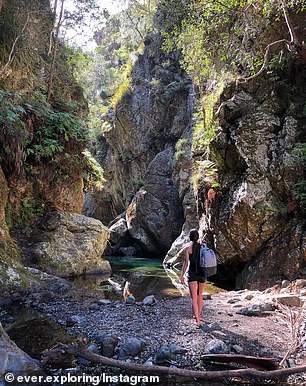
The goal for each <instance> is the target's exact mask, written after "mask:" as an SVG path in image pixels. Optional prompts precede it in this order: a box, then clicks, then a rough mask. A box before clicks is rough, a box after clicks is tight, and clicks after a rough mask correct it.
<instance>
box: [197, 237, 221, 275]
mask: <svg viewBox="0 0 306 386" xmlns="http://www.w3.org/2000/svg"><path fill="white" fill-rule="evenodd" d="M199 265H200V267H202V268H204V271H205V276H206V277H210V276H213V275H215V274H216V273H217V258H216V254H215V252H214V251H213V250H212V249H210V248H208V247H207V245H206V244H204V245H201V248H200V262H199Z"/></svg>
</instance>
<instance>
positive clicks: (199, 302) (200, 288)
mask: <svg viewBox="0 0 306 386" xmlns="http://www.w3.org/2000/svg"><path fill="white" fill-rule="evenodd" d="M204 286H205V283H199V286H198V319H199V320H201V313H202V308H203V296H202V292H203V291H204Z"/></svg>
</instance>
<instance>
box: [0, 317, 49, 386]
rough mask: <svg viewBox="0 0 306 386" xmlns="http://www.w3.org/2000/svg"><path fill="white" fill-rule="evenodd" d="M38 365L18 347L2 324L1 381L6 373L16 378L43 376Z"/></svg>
mask: <svg viewBox="0 0 306 386" xmlns="http://www.w3.org/2000/svg"><path fill="white" fill-rule="evenodd" d="M38 363H39V361H36V360H35V359H32V358H31V357H30V356H29V355H28V354H26V353H25V352H23V351H22V350H21V349H20V348H18V347H17V346H16V344H15V343H14V342H13V341H12V340H11V339H10V338H9V336H8V335H7V334H6V332H5V331H4V330H3V328H2V326H1V324H0V381H1V380H2V379H3V376H4V374H6V373H12V374H14V376H16V375H21V374H22V375H34V374H35V375H37V374H42V373H43V372H42V369H41V368H40V366H39V364H38Z"/></svg>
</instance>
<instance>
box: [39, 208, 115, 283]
mask: <svg viewBox="0 0 306 386" xmlns="http://www.w3.org/2000/svg"><path fill="white" fill-rule="evenodd" d="M40 227H41V229H42V233H41V235H40V236H39V238H38V239H37V240H36V242H35V243H34V246H33V248H32V253H33V262H35V263H36V265H37V266H38V267H39V268H40V269H42V270H44V271H46V272H48V273H51V274H55V275H58V276H71V275H80V274H83V273H97V272H109V271H110V265H109V262H108V261H104V260H102V254H103V252H104V250H105V248H106V243H107V240H108V236H109V232H108V230H107V228H106V227H105V226H104V225H103V224H102V223H101V222H100V221H99V220H95V219H93V218H89V217H85V216H83V215H78V214H73V213H67V212H59V211H56V212H52V213H49V214H48V215H47V216H45V218H44V219H43V221H41V223H40Z"/></svg>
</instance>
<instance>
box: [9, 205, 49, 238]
mask: <svg viewBox="0 0 306 386" xmlns="http://www.w3.org/2000/svg"><path fill="white" fill-rule="evenodd" d="M43 214H44V209H43V207H42V205H41V202H40V201H39V200H37V199H34V198H24V199H23V200H22V201H21V203H20V206H19V207H18V209H15V210H13V208H12V207H11V205H10V204H7V206H6V208H5V219H6V223H7V225H8V227H9V228H15V227H17V228H18V229H19V230H20V232H22V233H25V234H28V233H29V232H30V230H31V229H32V228H33V225H34V223H35V222H36V221H37V219H38V218H39V217H41V216H42V215H43Z"/></svg>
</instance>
